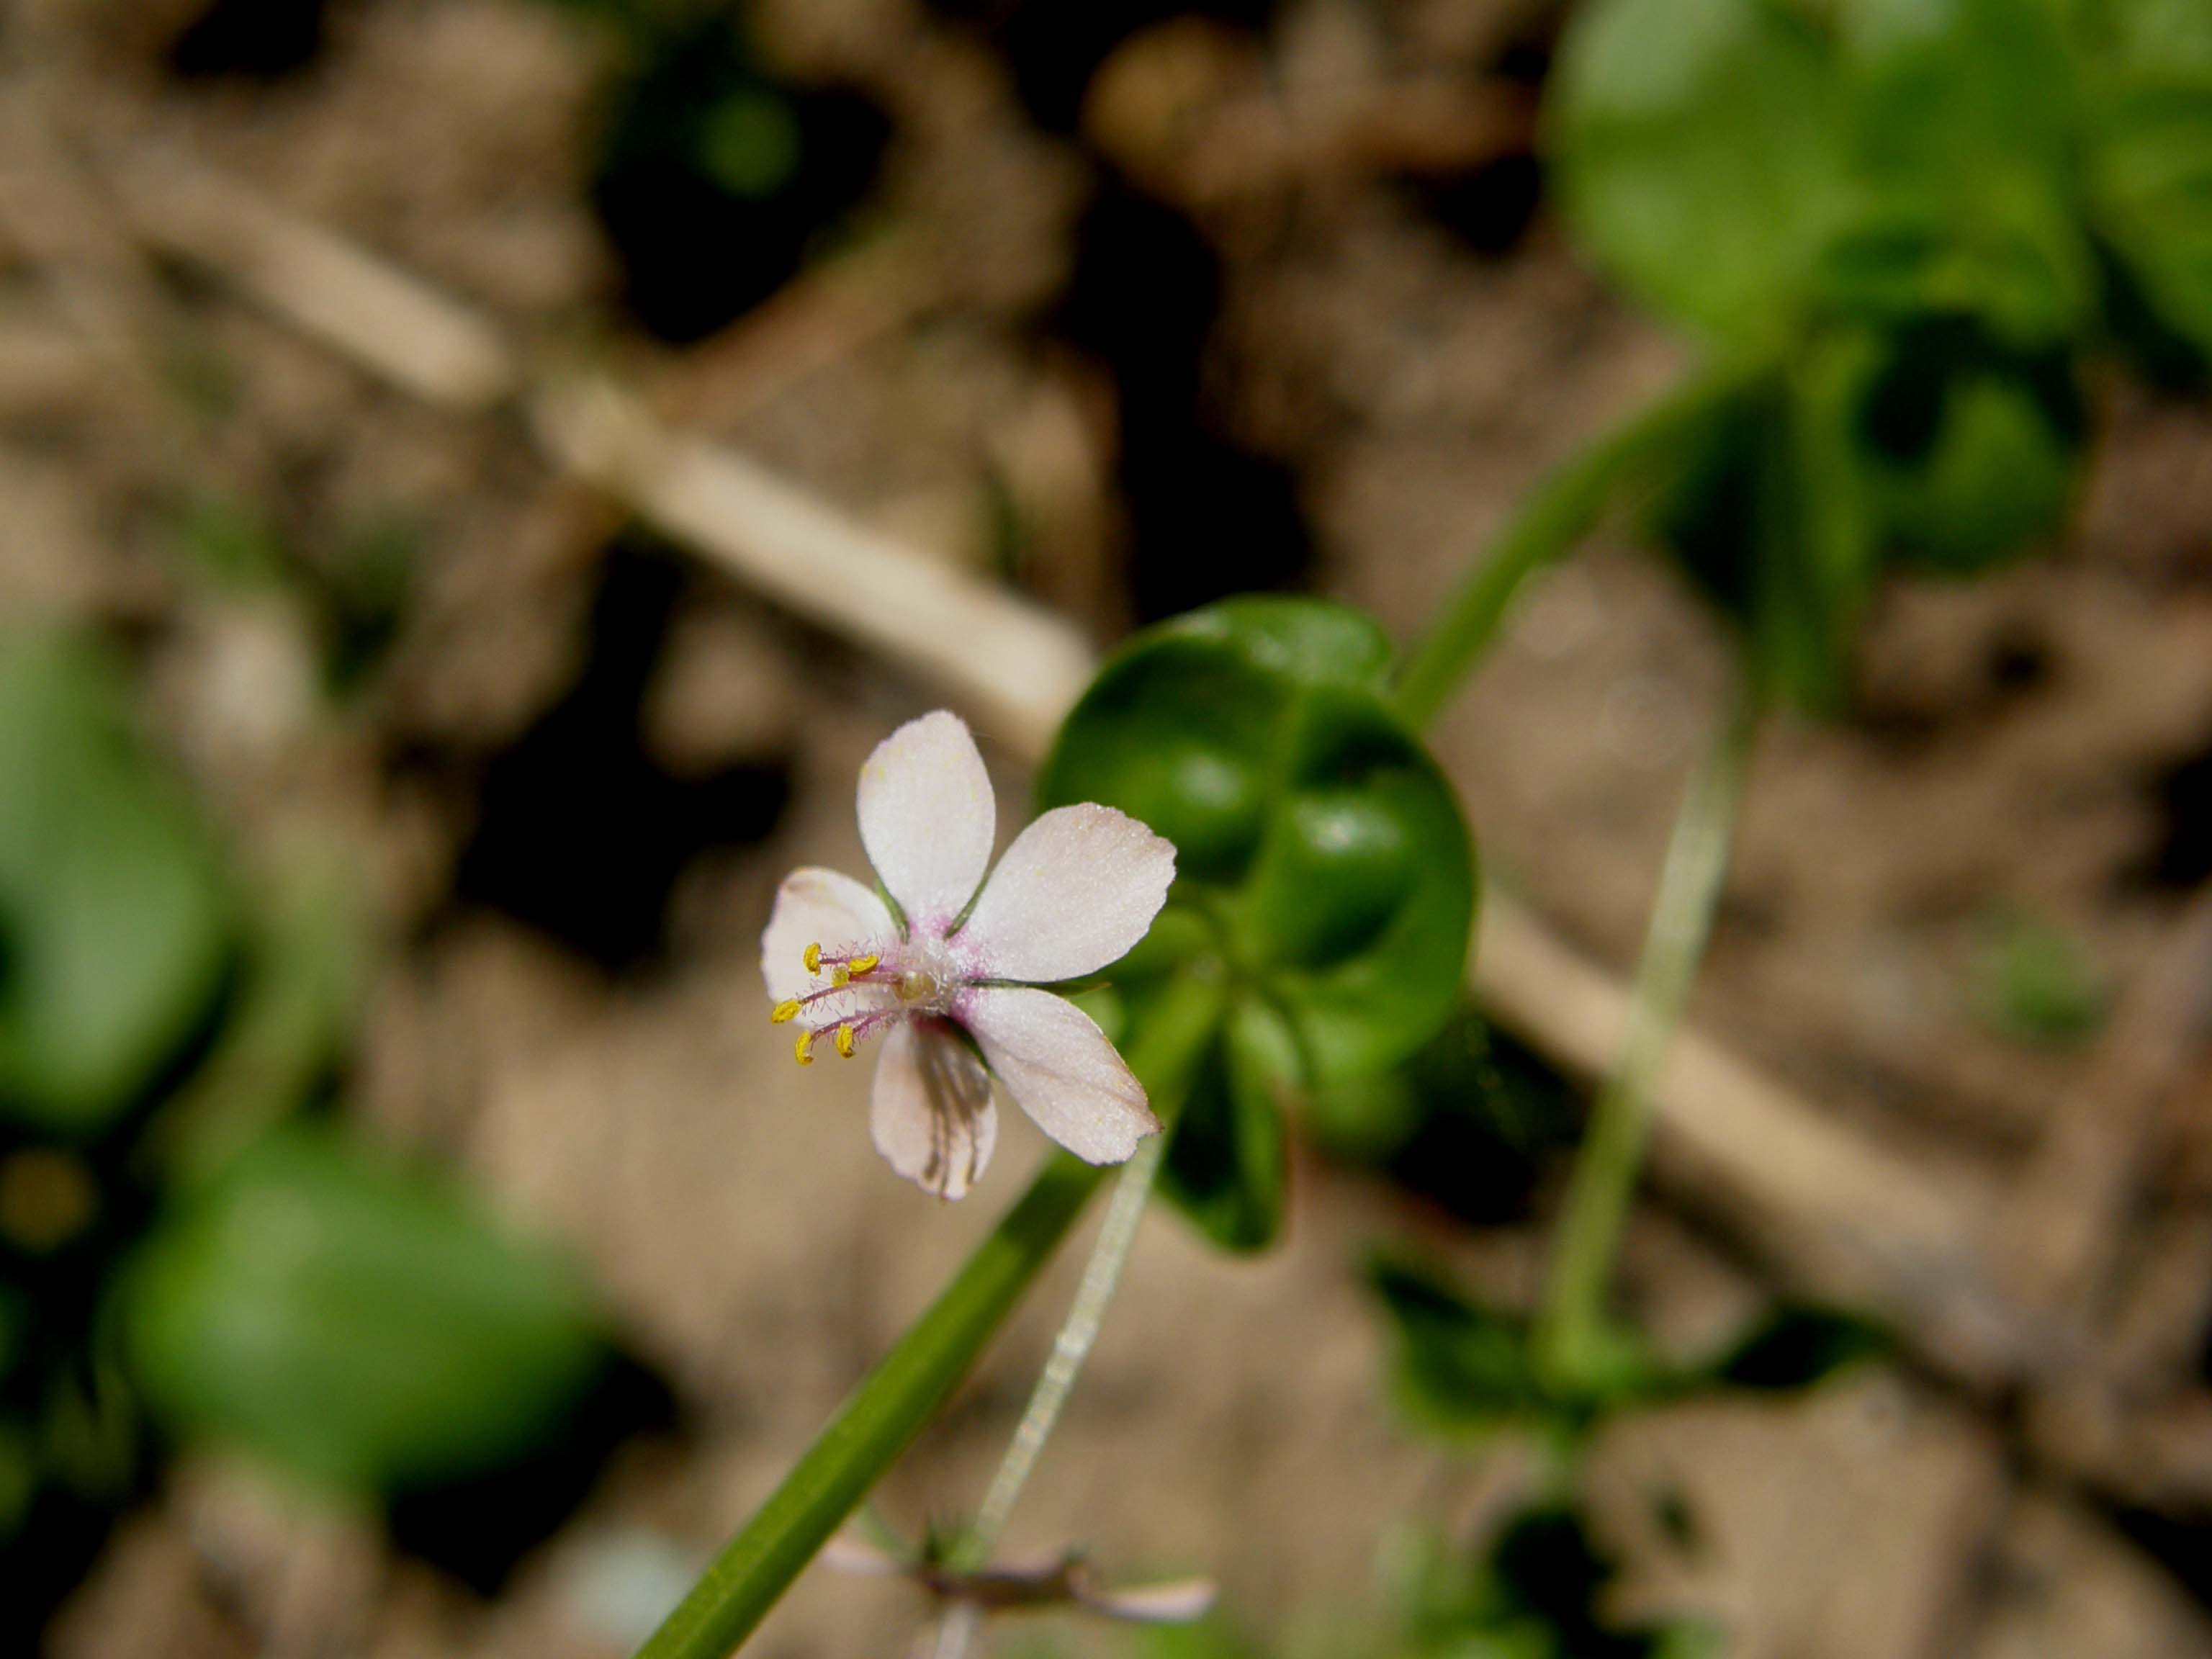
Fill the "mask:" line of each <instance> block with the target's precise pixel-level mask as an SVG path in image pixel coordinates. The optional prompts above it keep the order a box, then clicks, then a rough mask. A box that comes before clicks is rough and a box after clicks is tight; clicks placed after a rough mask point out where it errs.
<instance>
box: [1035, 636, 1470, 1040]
mask: <svg viewBox="0 0 2212 1659" xmlns="http://www.w3.org/2000/svg"><path fill="white" fill-rule="evenodd" d="M1388 661H1389V647H1388V642H1387V641H1385V640H1384V639H1383V635H1382V634H1381V631H1380V630H1379V629H1376V627H1375V625H1374V624H1373V623H1371V622H1370V621H1369V620H1368V619H1367V618H1365V617H1362V616H1360V615H1359V614H1358V613H1357V612H1355V611H1350V610H1348V609H1346V608H1345V607H1342V606H1339V605H1328V604H1325V603H1322V602H1321V601H1318V600H1310V599H1238V600H1233V601H1231V602H1229V603H1226V604H1224V605H1214V606H1211V607H1209V608H1208V609H1207V610H1206V611H1199V612H1196V613H1194V615H1192V616H1191V617H1186V618H1182V619H1180V620H1178V621H1176V622H1173V623H1167V624H1165V625H1164V626H1163V627H1160V628H1157V629H1152V630H1150V631H1148V632H1147V633H1146V634H1144V635H1139V637H1138V639H1137V640H1136V641H1133V643H1132V644H1131V645H1130V647H1128V648H1127V649H1126V650H1124V651H1123V652H1121V653H1120V654H1119V655H1118V656H1116V657H1115V659H1114V660H1113V661H1112V662H1110V663H1109V664H1108V665H1107V666H1106V668H1105V669H1104V670H1103V671H1102V672H1101V673H1100V675H1099V677H1098V678H1097V681H1095V682H1094V683H1093V684H1092V686H1091V690H1089V691H1088V692H1086V693H1085V696H1084V698H1083V701H1082V702H1080V703H1079V704H1078V705H1077V706H1076V708H1075V710H1074V712H1073V714H1070V715H1069V716H1068V719H1067V721H1066V725H1065V726H1063V727H1062V728H1061V730H1060V738H1059V740H1058V742H1057V743H1056V744H1054V749H1053V752H1052V755H1051V757H1050V758H1049V759H1048V761H1047V763H1046V764H1045V769H1044V773H1043V776H1042V779H1041V780H1040V782H1039V786H1038V790H1039V795H1040V799H1041V804H1042V805H1046V806H1052V805H1060V804H1064V803H1067V802H1073V801H1084V800H1095V801H1103V802H1104V803H1105V804H1107V805H1111V806H1117V807H1119V808H1121V810H1122V811H1125V812H1127V813H1129V814H1130V815H1131V816H1133V817H1137V818H1139V819H1140V820H1142V821H1143V822H1144V823H1147V824H1149V825H1150V826H1151V827H1152V829H1155V830H1156V831H1158V833H1159V834H1161V835H1163V836H1166V837H1167V839H1168V840H1170V841H1171V842H1174V843H1175V846H1176V886H1175V889H1174V890H1173V891H1172V892H1171V893H1170V896H1169V903H1170V911H1171V912H1172V911H1174V910H1176V909H1178V908H1179V909H1181V910H1182V911H1183V912H1185V913H1186V914H1185V915H1183V916H1182V917H1180V918H1178V917H1176V916H1175V915H1172V914H1170V915H1168V916H1164V917H1163V918H1162V921H1161V922H1160V923H1159V924H1158V925H1156V927H1155V929H1154V932H1155V933H1156V934H1157V935H1158V936H1159V939H1160V940H1162V941H1166V942H1169V943H1170V944H1172V945H1175V946H1176V949H1178V950H1180V951H1189V950H1194V949H1195V948H1197V940H1198V939H1200V938H1202V937H1206V934H1205V933H1204V932H1203V931H1202V930H1204V929H1206V928H1211V929H1212V934H1211V937H1212V941H1213V945H1214V948H1215V949H1217V950H1218V951H1223V952H1224V953H1225V955H1226V957H1227V960H1228V963H1229V965H1230V967H1231V971H1232V972H1233V973H1234V974H1235V975H1236V976H1237V986H1238V991H1239V994H1240V996H1241V997H1252V996H1258V997H1261V998H1262V999H1263V1000H1267V1001H1269V1002H1272V1003H1273V1004H1274V1005H1275V1006H1277V1007H1279V1009H1281V1010H1282V1012H1285V1014H1286V1015H1287V1016H1288V1018H1289V1019H1290V1023H1291V1030H1292V1034H1293V1036H1294V1038H1295V1041H1296V1042H1297V1047H1298V1050H1299V1052H1300V1053H1301V1054H1303V1055H1304V1057H1305V1060H1306V1063H1307V1065H1308V1066H1310V1068H1311V1070H1312V1073H1313V1075H1314V1077H1315V1078H1316V1079H1330V1078H1337V1077H1350V1076H1357V1075H1358V1074H1360V1073H1365V1072H1371V1071H1374V1070H1376V1069H1379V1068H1380V1067H1382V1066H1387V1065H1389V1064H1390V1063H1391V1062H1392V1061H1394V1060H1397V1059H1399V1058H1401V1057H1402V1056H1403V1055H1405V1054H1409V1053H1411V1052H1412V1051H1413V1049H1415V1048H1419V1046H1420V1044H1421V1043H1422V1042H1425V1041H1426V1040H1427V1038H1428V1036H1429V1035H1430V1034H1431V1032H1433V1031H1434V1030H1436V1029H1437V1027H1438V1026H1439V1025H1441V1024H1443V1021H1444V1019H1445V1018H1447V1017H1448V1016H1449V1014H1450V1012H1451V1010H1452V1007H1453V1006H1454V1004H1455V1001H1456V1000H1457V998H1458V994H1459V982H1460V977H1461V970H1462V968H1463V966H1464V964H1465V961H1466V955H1467V944H1468V933H1469V929H1470V928H1471V927H1472V925H1473V921H1474V852H1473V848H1472V845H1471V843H1470V842H1469V840H1468V834H1467V829H1466V826H1465V824H1464V823H1463V822H1462V819H1461V817H1460V813H1459V807H1458V804H1457V802H1456V800H1455V799H1454V797H1453V794H1452V792H1451V787H1450V785H1449V782H1448V781H1446V780H1445V778H1444V777H1443V774H1442V772H1441V771H1440V770H1439V769H1437V765H1436V763H1435V762H1434V761H1433V760H1432V759H1431V758H1430V757H1429V755H1428V752H1427V750H1425V749H1424V748H1423V747H1422V746H1421V744H1420V743H1419V740H1418V739H1417V738H1414V737H1413V735H1412V733H1410V732H1407V730H1406V728H1405V726H1403V725H1402V723H1401V722H1400V721H1399V720H1398V719H1397V718H1396V717H1395V715H1394V714H1392V713H1391V711H1390V709H1389V706H1388V704H1387V703H1386V702H1384V701H1383V695H1382V686H1383V671H1384V669H1385V667H1386V665H1387V664H1388ZM1193 918H1197V919H1198V920H1195V921H1194V920H1193ZM1139 949H1140V951H1145V955H1144V956H1142V957H1139V962H1138V963H1135V964H1133V965H1134V966H1138V967H1139V968H1141V967H1143V966H1145V965H1146V963H1149V962H1151V961H1152V960H1155V959H1161V958H1163V957H1164V946H1163V945H1161V944H1159V943H1154V944H1152V945H1151V948H1150V949H1149V951H1147V950H1146V947H1139Z"/></svg>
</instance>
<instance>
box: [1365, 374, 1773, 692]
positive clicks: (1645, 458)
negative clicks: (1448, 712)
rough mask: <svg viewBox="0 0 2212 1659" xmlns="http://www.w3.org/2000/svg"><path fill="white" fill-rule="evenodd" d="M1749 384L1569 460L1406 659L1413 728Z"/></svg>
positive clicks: (1658, 411)
mask: <svg viewBox="0 0 2212 1659" xmlns="http://www.w3.org/2000/svg"><path fill="white" fill-rule="evenodd" d="M1742 379H1743V376H1742V375H1741V374H1739V373H1731V372H1726V371H1717V372H1714V373H1711V374H1705V375H1702V376H1700V377H1699V378H1698V379H1696V380H1692V381H1691V382H1690V383H1689V384H1688V385H1687V386H1683V387H1681V388H1680V389H1679V390H1677V391H1676V392H1674V393H1672V394H1671V395H1670V396H1668V397H1666V398H1662V399H1661V400H1660V401H1659V402H1657V403H1656V404H1652V405H1651V407H1650V408H1649V409H1647V410H1644V412H1643V413H1642V414H1640V415H1638V416H1635V417H1634V418H1633V419H1632V420H1630V421H1628V422H1626V423H1625V424H1624V425H1622V426H1620V427H1618V428H1615V429H1614V430H1613V431H1612V432H1609V433H1607V434H1606V435H1604V436H1603V437H1601V438H1600V439H1599V440H1598V441H1596V442H1595V443H1594V444H1591V445H1590V446H1589V447H1587V448H1585V449H1583V450H1582V451H1581V452H1580V453H1577V454H1576V455H1574V456H1572V457H1571V458H1570V459H1568V460H1567V461H1566V462H1565V465H1561V466H1560V467H1559V468H1558V469H1556V470H1555V471H1553V473H1552V474H1551V475H1550V476H1549V477H1547V478H1546V479H1545V480H1544V481H1543V482H1542V483H1541V484H1539V485H1538V486H1537V487H1536V489H1535V491H1534V493H1533V494H1532V495H1529V497H1528V500H1527V501H1526V502H1525V503H1523V505H1522V507H1521V508H1520V510H1519V511H1518V512H1516V513H1514V515H1513V516H1512V518H1511V519H1510V520H1507V522H1506V525H1505V528H1504V531H1503V532H1501V533H1500V534H1499V535H1498V538H1497V540H1496V541H1495V542H1494V543H1492V545H1491V549H1490V551H1489V553H1488V555H1487V556H1485V557H1483V558H1481V559H1480V560H1478V561H1476V562H1475V563H1474V565H1473V567H1472V568H1470V569H1469V570H1468V574H1467V575H1466V576H1465V577H1464V578H1463V579H1462V580H1461V583H1460V586H1459V587H1458V589H1457V591H1456V592H1454V593H1453V595H1452V596H1451V598H1450V599H1448V600H1447V601H1446V602H1445V605H1444V609H1443V614H1442V615H1441V616H1440V617H1438V618H1437V622H1436V623H1435V624H1434V626H1432V627H1431V629H1429V630H1428V632H1427V633H1425V635H1422V636H1421V638H1420V640H1419V641H1418V642H1417V643H1416V644H1415V646H1414V647H1413V650H1412V651H1411V652H1410V653H1408V654H1407V658H1406V661H1405V664H1404V665H1403V667H1402V668H1401V670H1400V671H1399V676H1398V684H1397V686H1396V689H1395V692H1394V694H1393V697H1394V701H1395V702H1396V704H1397V708H1398V712H1399V713H1400V714H1402V715H1404V716H1405V718H1406V720H1407V722H1408V723H1409V724H1410V725H1413V726H1426V725H1428V724H1429V723H1430V722H1431V720H1434V719H1436V717H1437V715H1438V714H1441V713H1443V708H1444V705H1445V704H1446V703H1447V702H1449V701H1450V700H1451V696H1452V694H1453V693H1454V692H1455V691H1456V690H1458V689H1459V686H1460V683H1461V682H1462V680H1464V679H1466V678H1467V677H1468V675H1469V674H1470V673H1472V672H1473V671H1474V669H1475V667H1476V665H1478V664H1480V662H1481V660H1482V659H1483V658H1484V657H1485V656H1486V655H1487V654H1488V653H1489V650H1490V647H1492V645H1493V644H1495V643H1496V642H1497V640H1498V632H1499V629H1500V628H1501V626H1502V625H1503V623H1504V620H1505V616H1506V613H1507V611H1509V610H1510V608H1511V605H1512V603H1513V600H1514V598H1515V596H1516V595H1517V594H1518V593H1519V592H1521V588H1522V584H1523V583H1525V582H1526V581H1527V580H1528V578H1529V577H1531V576H1533V575H1534V574H1536V573H1537V572H1538V571H1540V570H1541V569H1543V568H1545V567H1546V566H1547V565H1549V564H1551V563H1552V562H1553V561H1555V560H1557V559H1560V558H1564V557H1565V556H1566V555H1567V554H1568V553H1570V552H1571V551H1572V550H1574V548H1575V545H1576V544H1577V543H1578V542H1580V541H1581V540H1582V539H1583V537H1585V536H1587V535H1589V533H1590V532H1591V531H1592V530H1594V529H1595V527H1596V526H1597V523H1598V520H1600V519H1601V518H1602V517H1603V516H1604V514H1605V512H1606V510H1607V507H1611V506H1612V505H1613V503H1614V502H1615V501H1617V500H1618V499H1619V498H1620V495H1623V494H1624V493H1625V492H1626V490H1627V489H1628V488H1629V487H1630V486H1631V485H1632V484H1634V483H1638V481H1639V480H1641V479H1643V478H1644V477H1646V476H1647V475H1648V472H1649V471H1650V466H1651V463H1652V462H1653V461H1654V459H1656V458H1657V457H1658V456H1660V455H1661V454H1662V453H1664V452H1665V451H1666V450H1667V449H1668V448H1669V447H1672V446H1673V445H1674V444H1675V443H1676V442H1678V441H1680V439H1681V438H1682V437H1683V435H1685V434H1686V433H1688V432H1689V431H1691V430H1692V428H1694V427H1695V426H1696V425H1697V423H1698V422H1699V421H1701V420H1703V419H1704V418H1705V415H1706V414H1707V413H1708V412H1709V411H1710V410H1711V409H1712V407H1713V406H1714V405H1715V404H1717V403H1719V402H1720V401H1722V400H1723V398H1726V397H1727V396H1728V395H1729V393H1730V392H1733V391H1735V389H1736V387H1737V386H1740V385H1741V382H1742Z"/></svg>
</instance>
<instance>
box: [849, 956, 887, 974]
mask: <svg viewBox="0 0 2212 1659" xmlns="http://www.w3.org/2000/svg"><path fill="white" fill-rule="evenodd" d="M882 960H883V958H882V957H854V958H853V959H852V960H851V961H850V962H848V963H846V964H845V971H846V972H847V973H848V974H865V973H866V972H867V971H868V970H869V969H872V968H873V967H874V966H875V965H876V964H877V963H879V962H881V961H882Z"/></svg>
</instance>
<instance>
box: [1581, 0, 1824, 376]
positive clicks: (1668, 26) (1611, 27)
mask: <svg viewBox="0 0 2212 1659" xmlns="http://www.w3.org/2000/svg"><path fill="white" fill-rule="evenodd" d="M1844 96H1845V89H1844V82H1843V79H1842V77H1841V76H1840V74H1839V73H1838V68H1837V64H1836V62H1835V54H1834V51H1833V46H1832V42H1831V41H1830V40H1828V39H1827V38H1826V36H1825V35H1824V34H1823V33H1821V32H1820V29H1819V27H1817V26H1816V24H1815V22H1814V21H1813V16H1812V8H1810V7H1809V6H1808V7H1803V8H1797V7H1792V6H1790V5H1789V4H1787V3H1784V0H1596V3H1595V4H1589V5H1584V6H1583V7H1581V8H1579V9H1577V12H1576V13H1575V15H1574V19H1573V21H1572V22H1571V25H1570V27H1569V29H1568V32H1567V34H1566V37H1565V40H1563V42H1562V43H1561V47H1560V53H1559V64H1558V67H1557V69H1556V70H1555V71H1554V73H1553V82H1552V88H1551V94H1550V98H1551V102H1550V106H1549V109H1548V112H1547V119H1548V121H1549V131H1550V143H1551V149H1552V152H1553V173H1554V176H1555V178H1556V179H1557V182H1558V187H1559V199H1560V201H1561V204H1562V205H1563V207H1564V208H1565V212H1566V214H1567V216H1568V219H1569V220H1570V222H1571V223H1572V225H1573V227H1574V228H1575V230H1576V232H1577V234H1578V235H1579V236H1580V238H1581V239H1582V240H1583V243H1584V244H1585V245H1586V246H1588V247H1589V249H1590V250H1591V252H1593V253H1595V255H1596V257H1597V258H1598V260H1599V262H1600V263H1601V264H1603V265H1604V266H1605V267H1606V269H1607V270H1608V271H1609V272H1610V273H1611V274H1612V275H1613V276H1614V277H1615V278H1617V279H1618V280H1619V281H1620V283H1621V284H1622V286H1623V287H1625V288H1626V289H1629V290H1630V291H1631V292H1632V293H1633V294H1635V295H1638V297H1639V298H1641V299H1642V300H1644V301H1645V302H1646V303H1648V304H1650V305H1651V306H1653V307H1656V308H1657V309H1658V310H1660V311H1661V312H1662V313H1666V314H1668V315H1669V316H1671V317H1673V318H1674V319H1677V320H1678V321H1680V322H1681V323H1683V324H1685V325H1687V326H1688V327H1690V328H1691V329H1692V330H1693V331H1697V332H1698V333H1699V334H1701V335H1703V336H1705V337H1708V338H1710V339H1713V340H1725V341H1739V342H1741V341H1746V340H1748V341H1751V342H1753V343H1755V344H1758V345H1762V346H1763V345H1767V344H1771V343H1778V342H1779V341H1780V340H1782V339H1783V338H1784V337H1787V335H1788V334H1789V333H1790V331H1792V330H1793V328H1794V326H1795V325H1796V319H1797V318H1798V315H1799V313H1800V312H1801V310H1802V306H1803V304H1804V301H1805V299H1806V296H1807V295H1808V292H1809V290H1810V289H1811V287H1812V283H1813V277H1814V269H1815V266H1816V264H1817V263H1818V261H1819V258H1820V253H1821V250H1822V249H1823V248H1824V247H1825V246H1826V243H1827V241H1828V239H1829V237H1830V236H1831V234H1832V233H1833V231H1834V229H1835V228H1836V226H1837V225H1838V223H1839V222H1841V221H1842V220H1843V219H1844V216H1845V215H1846V214H1847V213H1848V212H1849V211H1850V209H1851V207H1852V205H1853V203H1852V196H1851V177H1850V149H1849V143H1848V132H1847V126H1846V123H1845V119H1844Z"/></svg>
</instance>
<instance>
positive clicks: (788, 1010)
mask: <svg viewBox="0 0 2212 1659" xmlns="http://www.w3.org/2000/svg"><path fill="white" fill-rule="evenodd" d="M797 1018H799V999H798V998H797V997H787V998H786V999H785V1000H783V1001H781V1002H779V1003H777V1004H776V1005H775V1012H773V1013H771V1014H769V1021H770V1022H771V1023H772V1024H777V1025H781V1024H783V1023H784V1022H785V1021H786V1020H792V1019H797Z"/></svg>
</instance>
